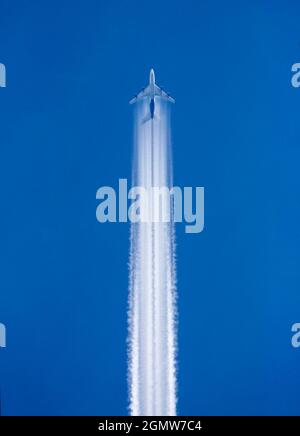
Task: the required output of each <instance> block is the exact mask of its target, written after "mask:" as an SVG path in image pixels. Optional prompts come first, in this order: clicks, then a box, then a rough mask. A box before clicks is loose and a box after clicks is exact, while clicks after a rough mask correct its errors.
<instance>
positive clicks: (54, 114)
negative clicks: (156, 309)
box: [0, 0, 300, 415]
mask: <svg viewBox="0 0 300 436" xmlns="http://www.w3.org/2000/svg"><path fill="white" fill-rule="evenodd" d="M299 14H300V4H299V2H298V1H296V0H294V1H292V0H289V1H283V0H282V1H278V0H272V1H271V0H269V1H266V0H252V1H251V2H250V1H233V0H231V1H226V2H224V1H221V0H216V1H214V2H212V1H209V0H201V1H196V0H195V1H192V0H186V1H178V0H172V1H169V0H165V1H157V0H153V1H151V2H149V1H144V0H139V1H137V0H132V1H120V0H119V1H99V0H85V1H82V0H78V1H76V2H74V1H72V2H71V1H67V0H60V1H58V0H53V1H51V2H41V1H37V0H32V1H30V2H28V1H25V0H24V1H22V0H18V1H8V0H1V3H0V62H2V63H4V64H5V65H6V67H7V88H6V89H3V88H1V89H0V116H1V117H0V127H1V128H0V198H1V215H0V222H1V226H0V241H1V244H0V322H3V323H5V324H6V327H7V348H6V349H0V384H1V396H2V412H3V414H22V415H27V414H33V415H36V414H43V415H45V414H46V415H52V414H55V415H59V414H71V415H76V414H84V415H92V414H95V415H97V414H98V415H105V414H110V415H123V414H126V413H127V403H128V402H127V386H126V311H127V292H128V286H127V283H128V265H127V262H128V249H129V227H128V225H127V224H100V223H98V222H97V221H96V218H95V210H96V206H97V202H96V199H95V194H96V190H97V189H98V188H99V187H100V186H102V185H110V186H116V187H117V182H118V179H119V178H126V177H128V178H129V177H130V171H131V169H130V168H131V157H132V154H131V147H132V108H131V107H130V106H129V105H128V101H129V99H130V98H131V97H132V96H133V95H134V94H135V93H136V92H137V91H139V90H140V88H141V87H142V86H144V85H145V84H146V83H147V80H148V73H149V70H150V68H151V67H154V68H155V71H156V78H157V82H158V84H159V85H161V86H163V87H164V88H165V89H166V90H167V91H169V92H170V93H171V94H172V96H174V97H175V98H176V105H175V106H174V108H173V135H172V136H173V144H174V171H175V183H176V184H178V185H180V186H204V187H205V208H206V209H205V230H204V232H203V233H200V234H198V235H188V234H186V233H185V232H184V225H178V226H177V246H178V251H177V258H178V294H179V357H178V370H179V386H178V394H179V407H178V411H179V413H180V414H182V415H193V414H194V415H197V414H200V415H205V414H212V415H213V414H298V415H299V412H300V404H299V389H300V377H299V365H300V349H293V348H292V347H291V331H290V330H291V325H292V324H293V323H295V322H300V315H299V312H300V311H299V307H300V293H299V286H300V269H299V264H300V250H299V245H300V232H299V221H300V206H299V195H300V183H299V177H300V176H299V160H300V127H299V99H300V88H299V89H295V88H292V87H291V84H290V80H291V66H292V64H293V63H295V62H300V33H299Z"/></svg>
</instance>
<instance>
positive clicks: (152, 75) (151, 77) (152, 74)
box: [149, 68, 155, 83]
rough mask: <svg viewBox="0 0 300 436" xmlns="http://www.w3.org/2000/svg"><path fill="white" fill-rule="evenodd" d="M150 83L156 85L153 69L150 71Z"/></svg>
mask: <svg viewBox="0 0 300 436" xmlns="http://www.w3.org/2000/svg"><path fill="white" fill-rule="evenodd" d="M149 82H150V83H155V74H154V69H153V68H151V70H150V77H149Z"/></svg>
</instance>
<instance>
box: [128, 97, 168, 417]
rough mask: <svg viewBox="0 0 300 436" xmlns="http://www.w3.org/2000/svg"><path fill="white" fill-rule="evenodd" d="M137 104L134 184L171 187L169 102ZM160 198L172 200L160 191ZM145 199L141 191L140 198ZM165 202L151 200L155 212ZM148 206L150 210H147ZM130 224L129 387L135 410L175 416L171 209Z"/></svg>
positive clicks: (149, 204) (134, 412)
mask: <svg viewBox="0 0 300 436" xmlns="http://www.w3.org/2000/svg"><path fill="white" fill-rule="evenodd" d="M147 100H148V99H143V100H141V101H139V102H137V103H136V104H135V134H134V136H135V137H134V158H133V185H134V186H141V187H144V188H146V189H149V188H150V189H151V187H168V188H171V187H172V184H173V181H172V172H173V169H172V150H171V135H170V134H171V131H170V108H169V104H170V103H168V102H166V101H164V100H162V99H159V98H158V99H156V100H155V117H154V119H150V120H149V102H148V101H147ZM161 199H162V202H168V201H169V199H168V198H166V197H164V196H162V197H161ZM140 200H141V201H143V200H142V196H141V197H140ZM169 206H170V204H169V205H167V204H162V203H159V202H158V203H157V201H155V200H154V199H151V200H150V201H148V208H149V209H150V211H151V212H152V213H154V214H155V213H159V212H160V211H161V210H162V209H163V208H164V207H169ZM149 209H148V210H149ZM150 221H151V220H149V221H148V222H140V223H132V224H131V236H130V245H131V248H130V283H129V390H130V413H131V415H134V416H137V415H139V416H140V415H145V416H151V415H152V416H159V415H161V416H171V415H176V271H175V241H174V223H173V210H172V207H171V220H170V222H162V220H161V221H158V222H150Z"/></svg>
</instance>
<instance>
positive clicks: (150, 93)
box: [129, 68, 175, 121]
mask: <svg viewBox="0 0 300 436" xmlns="http://www.w3.org/2000/svg"><path fill="white" fill-rule="evenodd" d="M157 97H159V98H163V99H164V100H168V101H170V102H172V103H175V100H174V98H172V97H171V96H170V95H169V94H167V93H166V92H165V91H164V90H163V89H162V88H160V87H159V86H157V85H156V83H155V74H154V70H153V68H151V70H150V75H149V85H148V86H147V87H146V88H143V89H142V90H141V92H139V93H138V94H137V95H136V96H135V97H134V98H133V99H131V100H130V102H129V103H130V104H133V103H135V102H136V101H139V100H141V99H143V98H150V103H149V110H150V118H148V119H153V118H154V113H155V99H156V98H157ZM148 119H147V120H148ZM147 120H146V121H147Z"/></svg>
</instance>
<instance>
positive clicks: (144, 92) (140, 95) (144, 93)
mask: <svg viewBox="0 0 300 436" xmlns="http://www.w3.org/2000/svg"><path fill="white" fill-rule="evenodd" d="M149 93H150V86H147V87H146V88H143V89H142V90H141V92H139V93H138V94H137V95H136V96H135V97H133V98H132V99H131V100H130V102H129V103H130V104H132V103H135V102H136V101H137V100H140V99H141V98H144V97H147V96H148V95H149Z"/></svg>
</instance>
